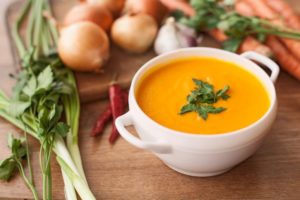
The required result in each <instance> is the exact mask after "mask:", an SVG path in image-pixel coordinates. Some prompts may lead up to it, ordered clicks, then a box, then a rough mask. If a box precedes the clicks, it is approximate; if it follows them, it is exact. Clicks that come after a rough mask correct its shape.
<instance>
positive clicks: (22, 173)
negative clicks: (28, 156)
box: [16, 159, 39, 200]
mask: <svg viewBox="0 0 300 200" xmlns="http://www.w3.org/2000/svg"><path fill="white" fill-rule="evenodd" d="M16 161H17V163H18V169H19V171H20V173H21V176H22V178H23V180H24V181H25V183H26V185H27V186H28V188H29V189H30V190H31V192H32V195H33V198H34V199H35V200H38V199H39V197H38V194H37V191H36V189H35V187H34V185H33V184H32V182H30V181H29V180H28V179H27V177H26V175H25V172H24V169H23V166H22V163H21V162H20V161H19V160H18V159H16Z"/></svg>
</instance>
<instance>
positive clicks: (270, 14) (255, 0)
mask: <svg viewBox="0 0 300 200" xmlns="http://www.w3.org/2000/svg"><path fill="white" fill-rule="evenodd" d="M240 2H243V1H242V0H241V1H240ZM244 2H245V3H246V4H248V5H249V6H250V7H251V8H252V9H253V10H254V11H255V15H257V16H258V17H261V18H264V19H269V20H274V19H278V16H277V15H276V14H275V13H274V11H273V10H272V9H271V8H269V7H268V6H267V5H266V4H265V3H264V2H263V1H262V0H244ZM248 11H249V10H248Z"/></svg>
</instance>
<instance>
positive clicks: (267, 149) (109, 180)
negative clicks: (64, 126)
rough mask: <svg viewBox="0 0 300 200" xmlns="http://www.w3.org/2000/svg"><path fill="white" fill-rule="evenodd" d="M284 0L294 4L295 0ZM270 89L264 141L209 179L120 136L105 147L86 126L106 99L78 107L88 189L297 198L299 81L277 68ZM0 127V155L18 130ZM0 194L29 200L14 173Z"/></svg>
mask: <svg viewBox="0 0 300 200" xmlns="http://www.w3.org/2000/svg"><path fill="white" fill-rule="evenodd" d="M5 1H6V0H5ZM3 2H4V1H2V0H1V2H0V5H4V3H3ZM290 2H292V3H293V4H294V5H295V6H296V5H298V4H297V3H298V0H294V1H292V0H290ZM0 9H1V6H0ZM0 11H1V10H0ZM4 35H5V33H4V31H3V27H0V41H1V43H0V47H1V48H0V51H1V55H2V57H1V59H0V64H1V65H0V66H1V79H0V80H1V81H0V87H1V88H2V87H4V88H6V90H7V91H8V89H9V88H8V87H7V85H11V82H10V81H11V80H10V79H9V78H7V74H8V73H9V72H10V68H8V66H10V65H11V64H12V63H11V62H10V61H7V60H8V59H7V58H9V54H7V52H6V48H7V47H5V44H7V41H6V40H5V39H3V38H4ZM2 41H3V43H2ZM2 52H3V54H2ZM4 75H5V76H4ZM276 88H277V93H278V99H279V110H278V116H277V119H276V122H275V124H274V126H273V128H272V130H271V131H270V134H269V136H268V137H267V139H266V142H265V143H264V145H263V146H262V147H261V148H260V150H259V151H258V152H257V153H256V154H255V155H254V156H252V157H251V158H249V159H248V160H246V161H245V162H243V163H242V164H240V165H239V166H237V167H235V168H234V169H232V170H231V171H229V172H228V173H226V174H223V175H220V176H216V177H211V178H194V177H188V176H185V175H181V174H179V173H177V172H174V171H173V170H171V169H169V168H168V167H166V166H165V165H164V164H163V163H162V162H161V161H160V160H158V159H157V158H156V157H155V156H154V155H152V154H151V153H149V152H146V151H142V150H139V149H136V148H134V147H133V146H131V145H129V144H128V143H127V142H125V141H124V140H123V139H119V140H118V141H117V143H116V144H115V145H114V146H110V145H109V143H108V134H109V132H110V127H107V129H106V131H105V133H104V134H103V136H102V137H98V138H90V137H89V133H90V131H91V127H92V124H93V123H94V121H95V119H96V117H97V116H98V115H99V113H101V111H102V110H103V109H104V107H105V106H106V103H107V102H106V101H100V102H94V103H89V104H84V105H82V113H81V122H80V147H81V152H82V157H83V162H84V168H85V171H86V174H87V179H88V182H89V184H90V186H91V189H92V191H93V192H94V194H95V195H96V197H97V199H109V200H110V199H118V200H127V199H130V200H139V199H144V200H161V199H172V200H177V199H178V200H181V199H204V200H215V199H218V200H219V199H223V200H225V199H226V200H240V199H247V200H262V199H272V200H273V199H274V200H298V199H300V189H299V188H300V153H299V152H300V123H299V122H300V113H299V110H300V92H299V91H300V82H298V81H296V80H295V79H293V78H291V77H290V76H289V75H287V74H286V73H284V72H283V73H281V75H280V77H279V80H278V82H277V84H276ZM245 106H246V105H245ZM0 130H1V134H0V152H1V153H0V159H2V158H4V157H6V156H7V155H8V153H9V152H8V149H7V148H6V137H7V132H13V133H16V134H21V133H20V131H18V130H17V129H15V128H14V127H13V126H11V125H10V124H9V123H7V122H5V121H3V120H2V119H1V120H0ZM30 147H31V150H32V152H33V154H32V160H33V163H34V164H35V171H34V172H35V174H34V175H35V181H36V185H37V186H38V189H39V193H41V175H40V170H39V167H38V163H37V159H38V148H39V145H38V143H37V141H35V140H34V139H32V138H31V139H30ZM52 169H53V182H54V183H53V185H54V188H53V194H54V199H55V200H61V199H64V194H63V182H62V179H61V173H60V170H59V167H58V165H57V164H56V162H55V160H53V168H52ZM1 198H2V199H5V200H8V199H10V200H12V199H30V198H31V194H30V192H29V190H28V189H27V188H26V187H25V186H24V184H23V182H22V180H21V178H20V177H19V176H15V177H14V178H13V179H12V180H11V181H10V182H9V183H4V182H1V183H0V199H1Z"/></svg>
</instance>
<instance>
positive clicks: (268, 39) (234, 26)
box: [161, 0, 300, 80]
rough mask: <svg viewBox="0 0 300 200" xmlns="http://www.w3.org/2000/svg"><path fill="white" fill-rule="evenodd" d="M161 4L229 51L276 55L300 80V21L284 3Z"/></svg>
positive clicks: (205, 0)
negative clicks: (250, 51)
mask: <svg viewBox="0 0 300 200" xmlns="http://www.w3.org/2000/svg"><path fill="white" fill-rule="evenodd" d="M161 2H163V3H164V5H165V6H166V7H168V8H169V9H170V10H173V11H174V13H173V14H174V16H175V17H176V19H177V20H178V22H180V23H183V24H185V25H188V26H190V27H192V28H194V29H195V30H197V31H203V32H207V33H208V34H210V35H211V36H212V37H214V38H215V39H216V40H218V41H219V42H221V43H222V44H223V47H224V48H225V49H227V50H229V51H234V52H245V51H249V50H252V51H257V52H258V53H262V54H265V55H266V56H270V57H272V56H275V59H277V61H278V62H279V63H280V64H281V66H282V68H283V69H285V70H286V71H287V72H289V73H290V74H291V75H292V76H294V77H295V78H297V79H299V80H300V73H299V72H298V71H299V70H300V66H299V64H300V56H299V51H298V49H299V47H300V45H299V44H300V42H299V41H297V40H300V32H299V31H300V18H299V15H297V14H296V12H295V11H294V10H293V9H292V8H291V7H290V6H289V5H288V4H287V3H286V2H284V0H274V1H272V0H262V1H251V0H238V1H217V0H191V1H190V3H185V2H183V1H176V0H161ZM282 10H284V14H283V17H281V15H282ZM290 54H291V55H290Z"/></svg>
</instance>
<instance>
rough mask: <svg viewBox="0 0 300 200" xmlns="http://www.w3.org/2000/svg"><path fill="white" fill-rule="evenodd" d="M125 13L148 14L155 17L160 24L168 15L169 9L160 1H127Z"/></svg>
mask: <svg viewBox="0 0 300 200" xmlns="http://www.w3.org/2000/svg"><path fill="white" fill-rule="evenodd" d="M124 12H125V13H146V14H148V15H151V16H152V17H154V19H155V20H156V21H157V23H160V22H161V21H162V19H163V18H164V17H165V15H166V12H167V8H166V7H165V6H164V5H163V4H162V3H161V2H160V0H127V1H126V4H125V8H124Z"/></svg>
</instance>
